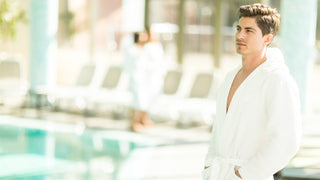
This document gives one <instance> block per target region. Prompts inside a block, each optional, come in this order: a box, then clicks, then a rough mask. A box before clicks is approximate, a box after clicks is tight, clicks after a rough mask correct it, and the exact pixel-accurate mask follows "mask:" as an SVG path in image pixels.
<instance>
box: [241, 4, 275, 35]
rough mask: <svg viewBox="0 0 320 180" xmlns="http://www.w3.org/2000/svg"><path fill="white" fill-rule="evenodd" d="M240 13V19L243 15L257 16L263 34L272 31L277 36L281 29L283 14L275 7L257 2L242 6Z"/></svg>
mask: <svg viewBox="0 0 320 180" xmlns="http://www.w3.org/2000/svg"><path fill="white" fill-rule="evenodd" d="M238 13H239V19H240V18H242V17H253V18H255V19H256V22H257V25H258V27H259V28H260V29H261V32H262V35H263V36H264V35H266V34H270V33H271V34H273V36H275V35H276V34H277V32H278V30H279V27H280V23H281V16H280V14H279V13H278V11H277V10H276V9H275V8H271V7H269V6H267V5H263V4H258V3H256V4H250V5H243V6H240V8H239V12H238Z"/></svg>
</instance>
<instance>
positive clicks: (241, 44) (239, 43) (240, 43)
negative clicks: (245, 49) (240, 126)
mask: <svg viewBox="0 0 320 180" xmlns="http://www.w3.org/2000/svg"><path fill="white" fill-rule="evenodd" d="M236 44H237V46H245V45H246V44H245V43H242V42H237V43H236Z"/></svg>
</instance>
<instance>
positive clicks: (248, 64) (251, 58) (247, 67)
mask: <svg viewBox="0 0 320 180" xmlns="http://www.w3.org/2000/svg"><path fill="white" fill-rule="evenodd" d="M266 60H267V55H266V51H263V52H262V53H258V54H253V55H248V56H242V71H243V72H244V73H246V74H250V73H251V72H252V71H254V70H255V69H256V68H257V67H258V66H259V65H261V64H262V63H264V62H265V61H266Z"/></svg>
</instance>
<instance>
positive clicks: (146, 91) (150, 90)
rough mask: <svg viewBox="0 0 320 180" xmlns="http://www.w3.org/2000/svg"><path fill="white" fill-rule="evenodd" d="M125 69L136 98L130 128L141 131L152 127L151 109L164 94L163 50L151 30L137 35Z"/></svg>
mask: <svg viewBox="0 0 320 180" xmlns="http://www.w3.org/2000/svg"><path fill="white" fill-rule="evenodd" d="M124 64H125V69H126V71H127V72H128V75H129V88H130V91H131V93H132V95H133V104H132V107H133V112H132V117H131V123H130V126H131V127H130V128H131V130H133V131H136V132H140V131H142V130H143V128H144V127H146V126H151V125H153V122H152V121H151V120H150V119H149V116H148V109H149V108H150V106H151V105H152V102H153V101H154V100H155V98H157V96H158V95H159V93H161V89H162V84H163V49H162V46H161V44H160V43H159V42H158V41H156V40H155V39H154V36H153V35H152V33H151V32H150V31H142V32H135V33H134V44H133V45H132V46H130V47H128V50H127V51H126V53H125V63H124Z"/></svg>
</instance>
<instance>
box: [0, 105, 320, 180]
mask: <svg viewBox="0 0 320 180" xmlns="http://www.w3.org/2000/svg"><path fill="white" fill-rule="evenodd" d="M0 112H1V115H4V114H5V115H10V114H11V116H19V117H20V118H21V117H26V118H34V119H37V117H39V112H37V111H36V110H34V109H24V110H22V111H21V110H16V111H14V112H12V111H11V112H10V113H9V112H6V111H5V110H1V111H0ZM38 120H39V122H51V123H65V124H70V125H73V124H75V125H79V126H84V127H85V128H92V129H100V130H119V131H128V132H129V123H128V120H113V119H109V118H103V117H84V116H81V115H76V114H67V113H61V112H51V111H43V112H41V118H40V119H38ZM302 124H303V132H304V136H303V141H302V145H301V148H300V151H299V153H298V154H297V155H296V157H295V158H294V159H293V160H292V162H291V163H290V164H289V165H288V168H287V169H286V170H285V171H283V175H284V176H286V177H287V178H286V179H287V180H290V179H292V180H293V179H294V178H292V177H291V176H301V177H300V179H304V178H303V177H302V176H303V175H304V176H305V177H310V178H311V177H312V178H313V179H320V176H319V174H320V131H319V127H320V114H315V113H313V114H308V115H304V116H303V123H302ZM138 134H140V135H143V136H145V137H150V138H155V139H158V140H159V142H161V143H159V145H158V146H155V147H151V148H147V149H140V150H137V151H135V152H134V155H133V156H132V159H130V161H128V163H126V164H125V165H124V166H123V168H124V169H122V171H123V172H125V173H123V174H120V177H121V178H120V179H131V180H132V177H135V179H144V180H151V179H152V180H158V179H159V180H199V179H201V170H202V168H203V163H204V158H205V154H206V151H207V148H208V140H209V139H210V127H209V126H206V125H202V126H195V127H188V128H179V127H177V126H176V125H175V123H174V122H162V123H156V124H155V126H153V127H149V128H147V129H145V130H144V131H142V132H140V133H138ZM136 164H139V166H138V167H139V168H137V165H136ZM129 175H130V178H129V177H126V176H129ZM290 177H291V178H290ZM305 179H307V178H305Z"/></svg>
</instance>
